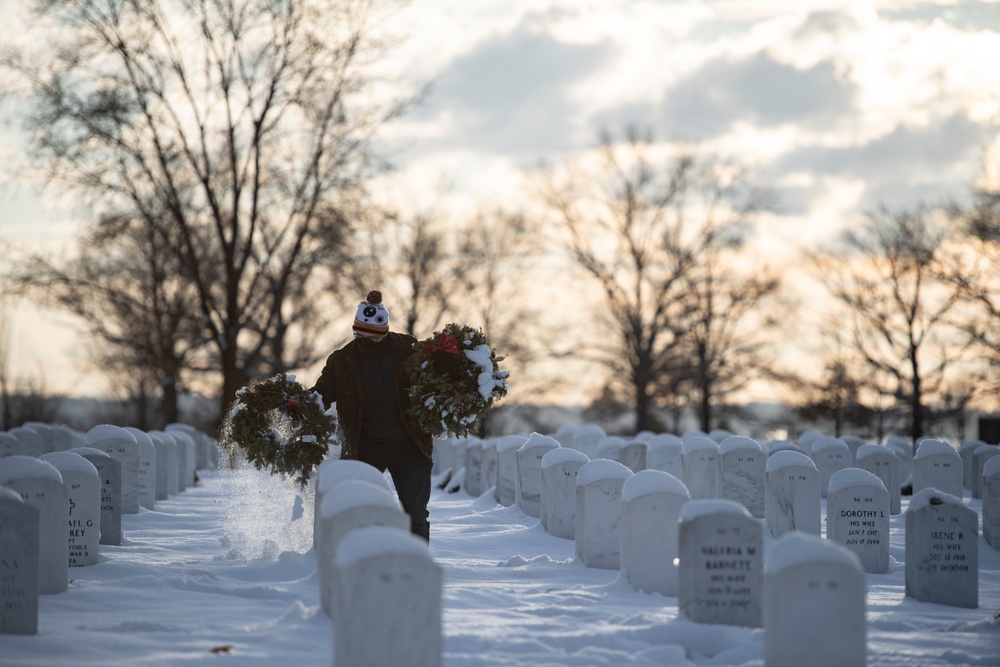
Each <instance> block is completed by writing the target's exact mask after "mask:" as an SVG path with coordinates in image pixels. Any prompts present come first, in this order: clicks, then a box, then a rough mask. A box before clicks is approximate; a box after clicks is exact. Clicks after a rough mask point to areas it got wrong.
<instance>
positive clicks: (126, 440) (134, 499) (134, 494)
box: [86, 424, 141, 514]
mask: <svg viewBox="0 0 1000 667" xmlns="http://www.w3.org/2000/svg"><path fill="white" fill-rule="evenodd" d="M86 446H87V447H93V448H94V449H99V450H101V451H102V452H107V454H108V456H110V457H111V458H113V459H115V460H116V461H118V462H119V463H121V464H122V514H138V513H139V466H140V465H141V464H140V460H141V459H140V454H139V443H138V442H136V440H135V436H134V435H132V434H131V433H129V432H128V431H126V430H125V429H123V428H121V427H120V426H113V425H111V424H101V425H99V426H95V427H93V428H92V429H90V430H89V431H87V437H86Z"/></svg>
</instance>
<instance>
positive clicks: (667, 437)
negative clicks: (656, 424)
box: [646, 433, 684, 451]
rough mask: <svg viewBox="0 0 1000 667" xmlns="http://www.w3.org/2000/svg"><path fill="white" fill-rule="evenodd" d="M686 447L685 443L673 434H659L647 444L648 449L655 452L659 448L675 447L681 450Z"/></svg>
mask: <svg viewBox="0 0 1000 667" xmlns="http://www.w3.org/2000/svg"><path fill="white" fill-rule="evenodd" d="M683 446H684V443H683V442H682V441H681V439H680V438H678V437H677V436H676V435H674V434H673V433H658V434H656V435H654V436H653V437H652V438H650V439H649V442H647V443H646V449H647V451H648V450H654V449H657V448H659V447H674V448H676V449H678V450H679V449H680V448H681V447H683Z"/></svg>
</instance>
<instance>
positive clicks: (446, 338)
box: [424, 331, 458, 355]
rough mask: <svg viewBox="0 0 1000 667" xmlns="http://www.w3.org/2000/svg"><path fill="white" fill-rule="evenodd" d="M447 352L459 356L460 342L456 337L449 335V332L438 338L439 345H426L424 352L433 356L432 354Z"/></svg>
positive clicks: (443, 332)
mask: <svg viewBox="0 0 1000 667" xmlns="http://www.w3.org/2000/svg"><path fill="white" fill-rule="evenodd" d="M438 351H440V352H447V353H448V354H455V355H457V354H458V341H457V340H456V339H455V336H453V335H452V334H450V333H448V332H447V331H442V332H441V335H439V336H438V344H437V345H431V344H430V343H428V344H427V345H424V352H426V353H427V354H431V353H432V352H438Z"/></svg>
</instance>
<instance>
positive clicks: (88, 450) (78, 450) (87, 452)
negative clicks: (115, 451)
mask: <svg viewBox="0 0 1000 667" xmlns="http://www.w3.org/2000/svg"><path fill="white" fill-rule="evenodd" d="M67 451H69V452H70V453H72V454H79V455H80V456H103V457H104V458H108V459H110V458H111V454H108V453H107V452H106V451H104V450H103V449H96V448H94V447H74V448H73V449H70V450H67Z"/></svg>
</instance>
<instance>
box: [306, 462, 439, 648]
mask: <svg viewBox="0 0 1000 667" xmlns="http://www.w3.org/2000/svg"><path fill="white" fill-rule="evenodd" d="M315 480H316V482H315V484H316V489H315V490H316V512H315V517H316V523H315V525H314V530H315V532H314V536H313V539H314V544H315V547H316V560H317V570H318V572H319V580H320V603H321V606H322V608H323V611H324V613H326V614H327V615H328V616H329V617H330V618H331V620H332V621H333V632H334V664H337V665H371V666H372V667H394V666H396V665H404V664H405V665H414V666H415V667H439V666H440V664H441V655H442V638H441V618H442V603H441V599H442V598H441V596H442V575H441V568H440V566H438V565H437V564H436V563H435V562H434V560H433V559H432V558H431V555H430V551H429V548H428V545H427V542H426V541H424V540H422V539H421V538H419V537H416V536H414V535H413V534H412V533H411V532H410V518H409V516H407V514H406V513H405V512H404V511H403V509H402V507H401V506H400V504H399V500H398V498H397V497H396V494H395V493H394V492H393V490H392V489H391V487H390V485H389V481H388V480H387V479H386V477H385V475H383V474H382V473H381V472H380V471H379V470H378V469H376V468H375V467H373V466H371V465H369V464H367V463H363V462H361V461H354V460H340V459H329V460H326V461H324V462H323V463H322V464H320V467H319V469H318V471H317V473H316V476H315Z"/></svg>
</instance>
